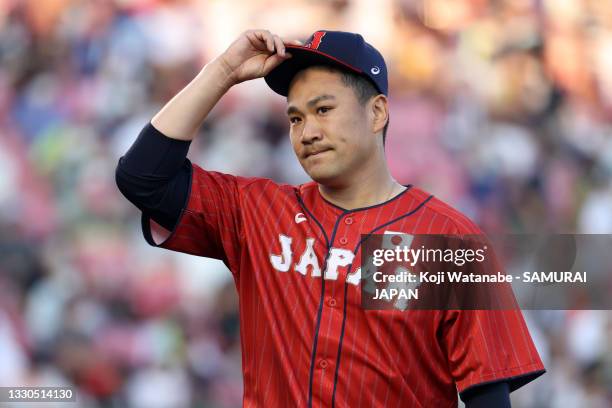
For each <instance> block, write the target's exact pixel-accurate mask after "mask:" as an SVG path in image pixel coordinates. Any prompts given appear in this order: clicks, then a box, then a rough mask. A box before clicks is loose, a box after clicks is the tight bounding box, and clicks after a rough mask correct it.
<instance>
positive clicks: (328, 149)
mask: <svg viewBox="0 0 612 408" xmlns="http://www.w3.org/2000/svg"><path fill="white" fill-rule="evenodd" d="M331 150H332V149H331V148H327V149H321V150H315V151H312V152H308V153H306V154H305V155H304V159H308V158H310V157H317V156H320V155H322V154H323V153H326V152H329V151H331Z"/></svg>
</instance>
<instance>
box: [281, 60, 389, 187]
mask: <svg viewBox="0 0 612 408" xmlns="http://www.w3.org/2000/svg"><path fill="white" fill-rule="evenodd" d="M287 105H288V109H287V115H288V117H289V122H290V136H291V143H292V145H293V149H294V151H295V154H296V155H297V158H298V160H299V161H300V164H301V165H302V167H303V168H304V170H305V171H306V173H308V175H309V176H310V177H311V178H312V179H313V180H314V181H316V182H318V183H320V184H323V185H326V186H343V185H346V184H347V182H348V181H349V180H350V179H351V178H353V177H355V173H356V172H355V171H356V170H357V169H359V168H360V167H361V166H364V165H365V163H367V162H368V159H371V158H372V156H373V154H372V152H374V151H375V147H376V143H377V138H376V136H375V135H374V134H372V132H371V129H370V128H371V126H372V124H371V117H370V115H368V114H367V109H366V107H364V106H362V105H361V104H360V103H359V100H358V99H357V96H356V95H355V92H354V91H353V89H352V88H350V87H348V86H347V85H345V84H344V83H343V82H342V78H341V76H340V74H339V73H337V72H334V71H330V70H326V69H325V68H320V67H312V68H308V69H305V70H303V71H301V72H300V73H299V74H298V75H296V77H295V79H294V80H293V82H292V84H291V87H290V89H289V95H288V96H287Z"/></svg>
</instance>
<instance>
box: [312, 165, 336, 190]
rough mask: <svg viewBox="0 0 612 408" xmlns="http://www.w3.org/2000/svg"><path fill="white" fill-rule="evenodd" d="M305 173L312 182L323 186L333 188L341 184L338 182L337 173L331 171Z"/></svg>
mask: <svg viewBox="0 0 612 408" xmlns="http://www.w3.org/2000/svg"><path fill="white" fill-rule="evenodd" d="M305 170H306V169H305ZM306 173H307V174H308V175H309V176H310V178H311V179H312V180H313V181H316V182H317V183H319V184H322V185H324V186H329V187H333V186H337V185H341V184H342V183H341V182H340V178H341V177H340V175H339V174H338V173H337V172H334V171H331V169H321V168H318V169H309V170H306Z"/></svg>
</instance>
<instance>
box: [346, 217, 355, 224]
mask: <svg viewBox="0 0 612 408" xmlns="http://www.w3.org/2000/svg"><path fill="white" fill-rule="evenodd" d="M344 223H345V224H346V225H351V224H352V223H353V219H352V218H351V217H348V218H345V219H344Z"/></svg>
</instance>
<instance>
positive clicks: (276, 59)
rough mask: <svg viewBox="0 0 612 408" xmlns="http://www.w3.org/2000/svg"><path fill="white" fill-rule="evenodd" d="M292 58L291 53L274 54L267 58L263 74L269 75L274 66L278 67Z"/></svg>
mask: <svg viewBox="0 0 612 408" xmlns="http://www.w3.org/2000/svg"><path fill="white" fill-rule="evenodd" d="M289 58H291V54H289V53H285V56H284V57H283V56H281V55H279V54H273V55H271V56H270V57H268V58H267V59H266V61H265V62H264V66H263V75H262V76H266V75H268V74H269V73H270V72H271V71H272V70H273V69H274V68H276V67H278V66H279V65H280V64H281V63H282V62H283V61H285V60H287V59H289Z"/></svg>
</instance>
